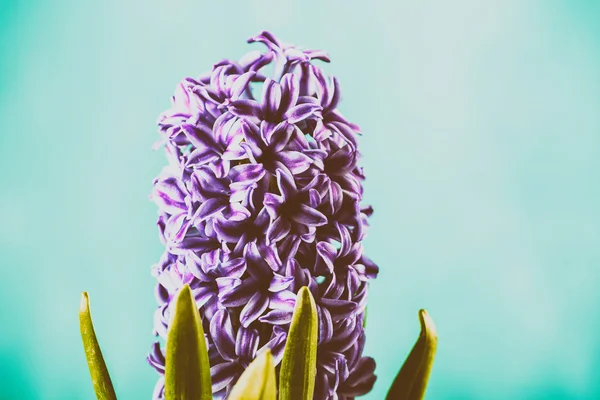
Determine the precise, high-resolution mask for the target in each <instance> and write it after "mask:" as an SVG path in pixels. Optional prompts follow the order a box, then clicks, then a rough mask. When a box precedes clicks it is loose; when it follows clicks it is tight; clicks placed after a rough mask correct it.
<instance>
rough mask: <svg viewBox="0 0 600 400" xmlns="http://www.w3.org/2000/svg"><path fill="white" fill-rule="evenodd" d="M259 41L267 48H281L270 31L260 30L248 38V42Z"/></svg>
mask: <svg viewBox="0 0 600 400" xmlns="http://www.w3.org/2000/svg"><path fill="white" fill-rule="evenodd" d="M254 42H260V43H264V44H265V45H266V46H267V47H268V48H269V50H279V49H281V44H280V43H279V41H278V40H277V39H276V38H275V36H273V34H272V33H271V32H268V31H262V32H261V33H259V34H258V35H256V36H254V37H251V38H249V39H248V43H254Z"/></svg>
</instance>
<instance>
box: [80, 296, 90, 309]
mask: <svg viewBox="0 0 600 400" xmlns="http://www.w3.org/2000/svg"><path fill="white" fill-rule="evenodd" d="M89 310H90V298H89V296H88V294H87V292H83V293H81V301H80V302H79V312H80V313H84V312H88V311H89Z"/></svg>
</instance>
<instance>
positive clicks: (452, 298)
mask: <svg viewBox="0 0 600 400" xmlns="http://www.w3.org/2000/svg"><path fill="white" fill-rule="evenodd" d="M0 10H1V12H0V121H1V123H0V126H1V128H0V171H1V172H0V255H1V260H2V261H1V263H2V269H1V278H2V284H1V290H0V399H2V400H6V399H25V400H28V399H91V398H93V396H94V395H93V390H92V386H91V383H90V380H89V375H88V371H87V366H86V362H85V358H84V354H83V351H82V348H81V343H80V338H79V328H78V319H77V312H78V306H79V296H80V292H81V291H83V290H86V291H88V292H89V293H90V296H91V302H92V310H93V313H94V321H95V324H96V327H97V333H98V336H99V339H100V341H101V344H102V347H103V350H104V353H105V355H106V359H107V363H108V366H109V369H110V370H111V373H112V376H113V380H114V382H115V385H116V390H117V392H118V394H119V395H120V398H122V399H149V398H150V395H151V392H152V388H153V386H154V382H155V377H156V376H155V373H154V371H153V370H152V369H151V368H150V367H149V366H147V365H146V362H145V360H144V358H145V356H146V353H147V351H148V350H149V349H150V344H151V342H152V340H153V337H152V335H151V328H152V313H153V309H154V304H155V300H154V297H153V285H154V283H153V279H152V278H151V277H150V272H149V271H150V265H151V264H152V263H154V262H156V261H157V260H158V257H159V255H160V253H161V245H160V243H159V241H158V235H157V230H156V228H155V225H154V222H155V216H156V208H155V206H154V205H153V204H152V203H151V202H150V201H149V200H148V194H149V192H150V189H151V184H152V179H153V177H154V176H155V175H156V174H158V172H159V171H160V169H161V167H162V165H163V164H164V163H165V160H164V158H163V155H162V153H160V152H153V151H152V150H151V146H152V144H153V143H154V141H155V140H156V139H157V138H158V135H157V134H156V132H155V131H156V128H155V120H156V117H157V115H158V114H159V113H160V112H161V111H162V110H163V109H165V108H167V107H168V105H169V98H170V96H171V95H172V93H173V91H174V88H175V85H176V84H177V83H178V81H179V80H180V79H181V78H183V77H184V76H189V75H191V76H195V75H198V74H199V73H201V72H204V71H205V70H206V69H208V68H210V67H211V65H212V64H213V63H214V62H216V61H219V60H220V59H221V58H224V57H227V58H238V57H240V56H241V55H242V54H243V53H245V52H246V51H248V50H250V49H254V48H258V47H256V46H249V45H246V44H245V40H246V38H247V37H249V36H252V35H254V34H256V33H258V32H259V31H260V30H262V29H269V30H272V31H273V32H274V33H275V34H276V35H278V36H279V37H280V38H282V39H283V40H284V41H286V42H291V43H296V44H303V45H306V46H307V47H310V48H322V49H326V50H328V51H329V53H330V54H331V56H332V59H333V62H332V64H330V65H328V66H327V67H326V71H327V72H328V73H333V74H336V75H337V76H338V77H339V79H340V82H341V84H342V89H343V91H344V101H343V103H342V111H343V112H344V113H345V114H346V115H347V116H348V117H349V118H350V119H351V120H352V121H354V122H356V123H358V124H359V125H360V126H361V127H362V128H363V131H364V137H363V138H362V141H361V146H362V152H363V155H364V161H363V165H364V166H365V168H366V173H367V175H368V180H367V182H366V200H367V202H370V203H372V204H373V205H374V206H375V209H376V213H375V215H374V216H373V218H372V227H371V231H370V236H369V238H368V240H367V242H366V249H367V252H368V254H370V255H371V257H372V258H373V259H375V260H376V261H377V262H378V263H379V265H380V267H381V274H380V276H379V278H378V279H377V280H376V281H375V282H374V283H373V285H372V291H371V296H370V306H369V325H368V346H367V353H368V354H370V355H372V356H374V357H375V358H376V359H377V360H378V375H379V379H378V381H377V384H376V387H375V390H374V391H373V393H372V394H371V395H369V396H367V397H366V398H368V399H381V398H383V396H384V393H385V392H386V389H387V387H388V386H389V385H390V383H391V381H392V379H393V377H394V375H395V373H396V371H397V369H398V368H399V366H400V365H401V363H402V362H403V360H404V357H405V356H406V355H407V353H408V351H409V350H410V348H411V347H412V345H413V342H414V340H415V338H416V336H417V334H418V321H417V310H418V309H419V308H421V307H425V308H427V309H428V310H429V312H430V314H431V315H432V317H433V318H434V319H435V321H436V323H437V326H438V331H439V335H440V342H439V352H438V358H437V360H436V364H435V366H434V371H433V375H432V380H431V384H430V387H429V391H428V397H427V398H428V399H433V400H435V399H440V400H450V399H460V400H470V399H487V400H493V399H515V400H518V399H599V398H600V380H599V379H598V376H599V375H598V371H599V370H600V340H598V329H599V328H600V293H599V291H598V286H599V284H600V270H599V267H600V24H598V21H599V20H600V2H591V1H588V2H585V1H552V0H547V1H542V0H540V1H535V0H531V1H523V0H504V1H481V0H456V1H438V2H433V1H419V2H416V1H415V2H409V1H370V2H364V3H358V2H356V3H353V2H350V1H346V2H345V1H341V0H340V1H329V2H319V1H317V0H314V1H304V2H289V1H282V0H253V1H244V2H242V1H240V2H217V1H214V2H209V1H198V0H196V1H192V0H188V1H185V0H170V1H141V0H140V1H118V0H105V1H101V2H91V1H80V0H77V1H76V0H72V1H68V0H52V1H50V0H28V1H16V0H0Z"/></svg>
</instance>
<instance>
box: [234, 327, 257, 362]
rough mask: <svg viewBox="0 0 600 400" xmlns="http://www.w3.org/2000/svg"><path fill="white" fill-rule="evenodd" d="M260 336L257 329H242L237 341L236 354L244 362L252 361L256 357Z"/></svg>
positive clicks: (239, 330) (239, 331)
mask: <svg viewBox="0 0 600 400" xmlns="http://www.w3.org/2000/svg"><path fill="white" fill-rule="evenodd" d="M259 340H260V336H259V335H258V331H257V330H256V329H248V328H246V327H241V328H240V329H238V334H237V337H236V340H235V352H236V353H237V355H238V357H240V358H241V359H243V360H252V359H254V357H255V356H256V351H257V350H258V343H259Z"/></svg>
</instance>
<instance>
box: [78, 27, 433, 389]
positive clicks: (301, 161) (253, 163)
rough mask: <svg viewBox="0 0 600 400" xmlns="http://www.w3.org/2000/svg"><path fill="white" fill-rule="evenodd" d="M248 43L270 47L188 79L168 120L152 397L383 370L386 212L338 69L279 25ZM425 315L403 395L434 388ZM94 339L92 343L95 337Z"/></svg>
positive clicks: (367, 378)
mask: <svg viewBox="0 0 600 400" xmlns="http://www.w3.org/2000/svg"><path fill="white" fill-rule="evenodd" d="M248 41H249V42H250V43H253V42H258V43H262V44H263V45H264V46H265V47H266V49H265V50H264V51H263V52H262V53H260V52H252V53H249V54H247V55H246V56H244V57H242V58H241V60H240V61H239V62H234V61H230V60H223V61H221V62H219V63H217V64H215V65H214V66H213V69H212V71H211V72H209V73H208V74H206V75H203V76H201V77H199V78H186V79H184V80H183V81H182V82H181V83H180V84H179V85H178V86H177V88H176V91H175V95H174V96H173V98H172V107H171V108H170V109H169V110H167V111H165V112H164V113H163V114H161V116H160V117H159V119H158V126H159V133H160V136H161V138H160V140H159V141H158V142H157V148H158V147H159V146H163V147H164V150H165V154H166V156H167V161H168V165H167V166H166V167H165V168H164V169H163V171H162V172H161V173H160V175H159V176H158V177H157V178H156V179H155V180H154V188H153V190H152V195H151V198H152V200H153V201H154V202H155V203H156V205H157V206H158V210H159V216H158V221H157V226H158V228H159V229H158V230H159V237H160V240H161V242H162V244H163V245H164V246H165V251H164V253H163V255H162V257H161V259H160V261H159V262H158V263H157V264H156V265H154V266H153V267H152V275H153V276H154V277H155V278H156V280H157V285H156V291H155V293H156V299H157V303H158V307H157V309H156V312H155V316H154V334H155V335H157V336H158V337H159V340H158V341H157V342H155V343H154V344H153V345H152V350H151V352H150V354H149V355H148V363H149V364H150V365H151V366H152V367H154V368H155V369H156V371H157V372H158V373H159V378H158V381H157V384H156V386H155V389H154V394H153V398H154V399H165V398H166V399H171V398H182V399H187V398H202V399H206V398H214V399H236V398H238V397H236V396H242V397H239V398H248V399H251V398H255V397H243V396H245V395H244V393H250V392H253V390H255V388H254V389H253V388H251V387H250V386H251V382H252V380H251V379H249V378H248V376H250V375H249V374H257V373H258V372H256V371H263V370H262V369H261V368H263V367H264V368H265V369H264V371H267V372H268V373H267V372H265V373H266V374H267V375H264V376H265V377H266V376H271V375H275V376H276V377H277V379H276V383H275V384H274V385H275V391H274V393H278V394H279V398H280V399H281V400H291V399H303V400H306V399H311V398H314V399H323V400H328V399H341V400H344V399H346V400H350V399H354V398H355V397H357V396H362V395H364V394H366V393H368V392H369V391H370V390H371V389H372V387H373V385H374V383H375V381H376V376H375V373H374V372H375V361H374V360H373V359H372V358H370V357H367V356H364V355H363V349H364V346H365V341H366V334H365V311H366V302H367V297H368V291H369V281H370V280H371V279H373V278H376V276H377V274H378V266H377V265H376V264H375V263H374V262H373V261H371V259H369V258H368V257H367V256H366V255H365V254H364V249H363V244H362V242H363V240H364V238H365V236H366V232H367V227H368V218H369V216H370V215H371V214H372V211H373V210H372V208H371V207H370V206H367V205H364V204H362V197H363V188H362V181H363V180H364V179H365V176H364V173H363V170H362V169H361V167H360V166H359V165H358V163H359V160H360V153H359V151H358V135H359V133H360V130H359V128H358V126H356V125H355V124H353V123H351V122H349V121H348V120H346V118H345V117H344V116H343V115H342V114H341V113H340V112H339V110H338V109H337V106H338V104H339V102H340V100H341V91H340V85H339V82H338V81H337V79H336V78H334V77H330V78H329V77H326V76H325V74H324V72H323V71H322V70H321V68H320V67H319V66H317V65H315V64H314V63H313V62H314V61H315V60H318V61H321V62H329V61H330V60H329V56H328V55H327V54H326V53H325V52H323V51H316V50H302V49H300V48H297V47H295V46H291V45H287V44H284V43H282V42H280V41H279V40H277V39H276V38H275V37H274V36H273V35H272V34H270V33H269V32H262V33H260V34H259V35H258V36H256V37H253V38H251V39H249V40H248ZM269 71H270V73H269ZM188 298H189V302H188ZM182 309H184V310H187V311H182ZM190 310H191V311H190ZM88 311H89V310H88ZM190 312H191V314H190ZM426 317H427V316H426V314H425V313H424V312H422V313H421V322H422V336H421V338H420V342H424V343H426V344H425V345H423V346H421V347H419V349H417V347H418V346H417V345H419V343H420V342H418V343H417V345H416V346H415V349H413V353H411V356H410V357H409V359H407V361H406V363H405V365H404V367H403V369H402V370H401V371H400V373H399V375H398V377H397V378H396V381H395V383H394V386H393V387H392V389H391V390H390V394H389V395H388V398H389V399H400V398H407V399H417V398H422V396H423V394H424V390H425V384H424V383H423V382H426V381H427V377H428V374H429V369H430V366H431V361H432V354H433V352H432V349H433V351H434V350H435V346H434V345H433V346H432V343H434V344H435V340H433V341H432V340H431V338H432V334H431V332H434V331H432V329H431V328H429V329H427V324H426V322H427V321H426ZM88 322H89V324H90V325H91V319H89V321H88ZM82 326H83V325H82ZM429 326H431V324H430V325H429ZM88 328H89V327H88ZM86 332H88V333H89V329H88V330H87V331H86ZM92 332H93V329H92ZM182 332H184V333H182ZM185 332H187V333H185ZM82 335H83V336H84V345H85V346H86V351H87V349H88V348H91V347H89V346H91V345H90V344H89V343H92V344H93V345H94V346H96V347H97V343H96V344H94V343H95V336H94V337H93V338H92V339H93V340H91V341H90V340H89V337H87V336H86V335H84V331H83V328H82ZM433 335H434V336H435V333H433ZM88 336H89V335H88ZM427 340H429V341H427ZM165 342H166V345H163V344H164V343H165ZM161 343H162V344H161ZM427 343H428V344H427ZM96 347H94V348H96ZM423 349H425V350H423ZM417 350H418V351H417ZM97 353H99V347H98V352H97ZM95 354H96V353H95ZM265 354H267V355H265ZM414 354H416V355H414ZM411 357H412V359H413V360H415V361H411ZM92 358H93V357H92ZM89 360H90V357H88V361H89ZM169 360H171V361H169ZM182 360H183V361H182ZM190 360H192V361H190ZM193 360H196V361H193ZM259 360H260V362H259ZM186 363H187V364H186ZM190 363H192V364H190ZM257 363H258V364H259V365H261V366H263V367H260V366H257ZM100 364H101V365H103V362H102V363H100ZM94 365H98V363H96V364H94ZM267 365H268V368H267V367H266V366H267ZM407 365H408V367H407ZM188 369H189V371H188V372H185V371H187V370H188ZM271 369H272V370H273V374H271V372H269V371H271ZM184 370H185V371H184ZM90 371H91V372H92V378H93V379H94V377H95V376H104V375H103V374H105V375H106V376H105V377H106V378H107V379H109V378H108V372H107V371H106V369H105V368H104V369H103V370H95V371H96V372H94V371H93V368H92V364H91V363H90ZM98 371H100V372H98ZM176 371H179V372H176ZM252 371H254V372H252ZM258 374H259V373H258ZM259 375H260V374H259ZM265 379H266V378H265ZM238 382H239V384H238ZM257 382H260V379H259V380H258V381H257ZM265 382H266V381H265ZM268 382H271V380H270V378H269V379H268ZM398 382H400V383H398ZM105 383H106V382H105ZM263 383H264V382H263ZM257 384H258V383H257ZM106 385H109V386H110V381H109V380H108V383H107V384H105V386H106ZM198 385H199V386H198ZM207 385H208V387H207ZM248 385H250V386H248ZM265 385H266V386H265V387H267V386H268V387H270V386H272V385H271V383H268V384H267V383H265ZM200 386H201V388H199V387H200ZM240 387H242V389H240ZM256 390H258V389H256ZM269 390H270V389H269ZM259 392H260V391H258V392H256V393H259ZM97 393H98V391H97ZM182 393H183V394H182ZM185 393H188V394H185ZM190 393H193V394H192V395H190ZM190 396H191V397H190ZM256 398H257V399H258V398H263V397H256ZM264 398H270V397H268V396H267V397H264Z"/></svg>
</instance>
